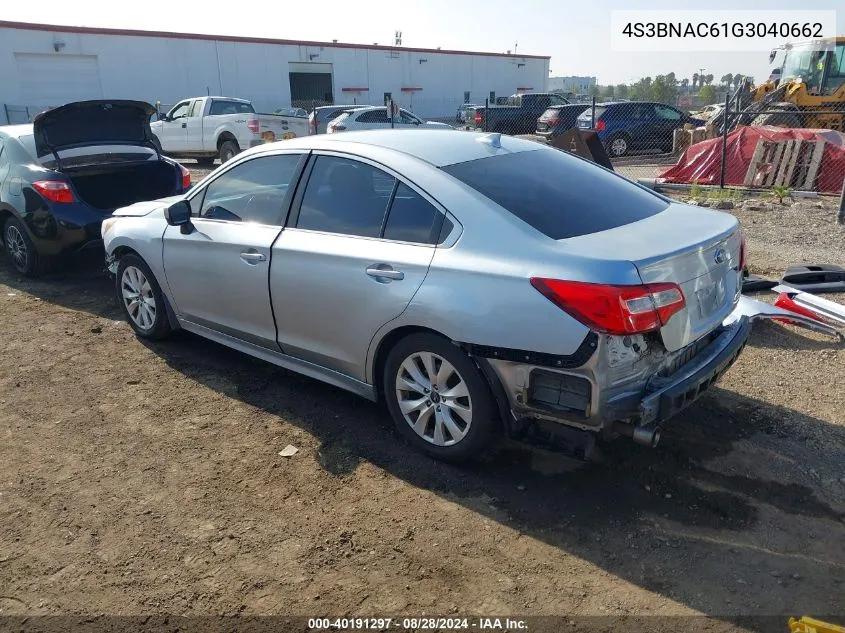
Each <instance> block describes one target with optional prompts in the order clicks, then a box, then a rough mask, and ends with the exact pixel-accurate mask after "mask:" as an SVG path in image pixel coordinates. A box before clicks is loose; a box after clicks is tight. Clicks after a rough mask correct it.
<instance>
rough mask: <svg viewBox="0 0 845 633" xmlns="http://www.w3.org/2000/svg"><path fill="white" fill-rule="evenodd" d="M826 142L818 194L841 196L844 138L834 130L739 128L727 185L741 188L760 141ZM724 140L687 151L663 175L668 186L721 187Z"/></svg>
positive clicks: (730, 147) (729, 155)
mask: <svg viewBox="0 0 845 633" xmlns="http://www.w3.org/2000/svg"><path fill="white" fill-rule="evenodd" d="M760 139H763V140H766V141H790V140H803V141H824V142H825V147H824V154H822V162H821V165H820V166H819V173H818V177H817V179H816V187H815V191H819V192H823V193H839V192H840V191H842V179H843V178H845V134H842V133H841V132H834V131H833V130H808V129H801V128H782V127H774V126H771V125H766V126H759V127H758V126H753V127H751V126H749V127H743V128H739V129H738V130H734V131H733V132H731V133H730V134H728V143H727V152H726V154H725V159H726V167H725V184H726V185H735V186H742V184H743V182H744V181H745V174H746V172H747V171H748V166H749V165H750V164H751V157H752V156H753V154H754V149H755V148H756V147H757V141H758V140H760ZM721 156H722V138H721V137H719V138H713V139H710V140H707V141H702V142H701V143H696V144H695V145H693V146H691V147H688V148H687V149H686V151H684V153H683V154H682V155H681V158H680V159H679V160H678V163H677V164H676V165H673V166H672V167H670V168H669V169H667V170H666V171H665V172H663V173H662V174H661V175H660V178H665V182H668V183H688V184H692V183H694V182H698V183H699V184H702V185H718V184H719V172H720V170H721Z"/></svg>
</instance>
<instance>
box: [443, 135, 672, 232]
mask: <svg viewBox="0 0 845 633" xmlns="http://www.w3.org/2000/svg"><path fill="white" fill-rule="evenodd" d="M442 169H443V171H445V172H447V173H448V174H450V175H452V176H454V177H455V178H457V179H458V180H460V181H461V182H463V183H464V184H466V185H468V186H470V187H472V188H473V189H475V190H476V191H478V192H479V193H480V194H482V195H484V196H486V197H487V198H489V199H490V200H492V201H493V202H495V203H497V204H498V205H500V206H502V207H504V208H505V209H507V210H508V211H510V212H511V213H512V214H513V215H515V216H516V217H518V218H519V219H520V220H522V221H523V222H525V223H527V224H529V225H531V226H532V227H534V228H535V229H537V230H538V231H540V232H541V233H543V234H545V235H546V236H548V237H550V238H552V239H553V240H560V239H566V238H570V237H577V236H579V235H586V234H588V233H598V232H599V231H606V230H608V229H613V228H616V227H619V226H624V225H626V224H630V223H632V222H637V221H639V220H643V219H645V218H647V217H650V216H652V215H656V214H657V213H660V212H661V211H663V210H664V209H666V208H667V207H668V206H669V205H668V203H667V202H666V201H665V200H664V199H663V198H661V197H659V196H658V195H656V194H655V193H653V192H651V191H649V190H647V189H645V188H643V187H640V186H638V185H635V184H634V183H632V182H630V181H628V180H626V179H625V178H622V177H621V176H619V175H617V174H614V173H613V172H612V171H608V170H606V169H603V168H601V167H598V166H597V165H595V164H593V163H590V162H589V161H586V160H583V159H580V158H577V157H575V156H572V155H571V154H569V153H567V152H562V151H559V150H548V149H544V150H532V151H526V152H517V153H514V154H500V155H498V156H491V157H488V158H480V159H477V160H471V161H467V162H464V163H456V164H454V165H447V166H445V167H443V168H442Z"/></svg>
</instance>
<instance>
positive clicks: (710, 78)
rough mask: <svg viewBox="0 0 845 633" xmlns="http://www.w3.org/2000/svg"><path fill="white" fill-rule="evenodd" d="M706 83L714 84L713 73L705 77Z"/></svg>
mask: <svg viewBox="0 0 845 633" xmlns="http://www.w3.org/2000/svg"><path fill="white" fill-rule="evenodd" d="M704 83H705V84H706V85H708V86H712V85H713V75H706V76H705V77H704Z"/></svg>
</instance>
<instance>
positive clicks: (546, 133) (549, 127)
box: [534, 103, 590, 141]
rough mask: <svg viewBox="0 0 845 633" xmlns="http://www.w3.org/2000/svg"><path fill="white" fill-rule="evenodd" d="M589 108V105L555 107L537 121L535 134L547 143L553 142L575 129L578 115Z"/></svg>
mask: <svg viewBox="0 0 845 633" xmlns="http://www.w3.org/2000/svg"><path fill="white" fill-rule="evenodd" d="M589 107H590V104H588V103H572V104H570V105H562V106H553V107H551V108H549V109H548V110H546V111H545V112H543V114H541V115H540V118H539V119H537V130H536V131H535V132H534V134H536V135H537V136H542V137H543V138H544V139H546V140H547V141H553V140H554V139H555V138H557V137H558V136H560V135H561V134H563V133H564V132H568V131H569V130H571V129H572V128H574V127H575V122H576V121H577V120H578V115H580V114H581V113H582V112H583V111H584V110H586V109H587V108H589Z"/></svg>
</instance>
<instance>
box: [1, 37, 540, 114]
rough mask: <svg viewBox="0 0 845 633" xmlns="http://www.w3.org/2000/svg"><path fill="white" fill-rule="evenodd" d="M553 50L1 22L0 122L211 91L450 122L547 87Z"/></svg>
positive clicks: (262, 105)
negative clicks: (389, 108) (487, 102)
mask: <svg viewBox="0 0 845 633" xmlns="http://www.w3.org/2000/svg"><path fill="white" fill-rule="evenodd" d="M548 75H549V57H546V56H538V55H533V56H532V55H511V54H501V53H480V52H471V51H450V50H440V49H423V48H408V47H403V46H378V45H375V44H373V45H359V44H345V43H338V42H300V41H292V40H274V39H266V38H250V37H234V36H222V35H192V34H186V33H164V32H153V31H129V30H122V29H102V28H89V27H74V26H57V25H46V24H27V23H15V22H3V21H0V124H3V123H7V122H9V123H12V122H21V121H26V120H28V119H29V118H31V117H32V116H33V115H34V114H35V113H37V112H38V111H40V110H43V109H44V108H46V107H53V106H56V105H60V104H63V103H68V102H70V101H80V100H85V99H103V98H105V99H138V100H142V101H147V102H150V103H155V102H156V101H158V102H160V103H161V104H163V105H165V104H166V105H171V104H174V103H176V102H177V101H179V100H180V99H183V98H186V97H193V96H203V95H207V94H212V95H225V96H231V97H242V98H245V99H250V100H251V101H252V102H253V104H254V106H255V109H256V110H257V111H259V112H273V111H274V110H277V109H279V108H285V107H289V106H290V105H296V106H299V107H306V108H308V107H310V106H311V104H317V105H319V104H323V103H337V104H353V103H357V104H383V103H384V102H385V99H386V98H388V97H389V98H392V99H393V100H394V101H396V102H398V103H399V104H400V105H401V106H403V107H405V108H407V109H409V110H411V111H413V112H415V113H416V114H418V115H419V116H422V117H429V118H434V117H452V116H454V114H455V112H456V110H457V107H458V106H459V105H460V104H461V103H463V102H464V101H465V100H468V101H470V102H473V103H482V104H483V103H484V99H485V98H489V97H490V96H491V94H490V93H494V94H495V96H507V95H510V94H513V93H517V92H541V91H545V90H546V87H547V82H548Z"/></svg>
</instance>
